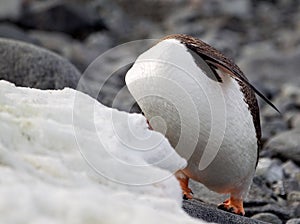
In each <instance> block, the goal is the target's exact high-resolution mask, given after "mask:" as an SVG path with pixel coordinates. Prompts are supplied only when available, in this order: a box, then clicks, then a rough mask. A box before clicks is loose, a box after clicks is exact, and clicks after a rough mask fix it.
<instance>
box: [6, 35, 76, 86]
mask: <svg viewBox="0 0 300 224" xmlns="http://www.w3.org/2000/svg"><path fill="white" fill-rule="evenodd" d="M79 78H80V73H79V71H78V70H77V69H76V68H75V67H74V66H73V65H72V64H71V63H70V62H68V61H67V60H66V59H64V58H62V57H60V56H58V55H57V54H55V53H53V52H51V51H48V50H45V49H42V48H40V47H36V46H34V45H31V44H27V43H23V42H20V41H15V40H9V39H3V38H0V79H4V80H7V81H10V82H13V83H15V84H16V85H18V86H26V87H33V88H38V89H62V88H64V87H70V88H74V89H75V88H76V87H77V83H78V81H79Z"/></svg>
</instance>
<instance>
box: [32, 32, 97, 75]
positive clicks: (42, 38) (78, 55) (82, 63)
mask: <svg viewBox="0 0 300 224" xmlns="http://www.w3.org/2000/svg"><path fill="white" fill-rule="evenodd" d="M30 36H31V37H33V38H35V39H37V40H39V42H40V43H41V45H42V46H43V47H45V48H47V49H50V50H52V51H54V52H56V53H58V54H60V55H62V56H63V57H66V58H67V59H69V60H70V61H71V62H72V63H73V64H74V65H75V66H76V68H78V69H79V70H80V71H81V72H83V71H84V70H85V69H86V68H87V66H88V65H89V64H90V63H91V62H92V61H93V60H94V59H95V58H96V57H97V56H99V55H100V52H99V51H98V50H97V49H96V48H88V47H86V46H85V45H84V44H83V43H82V42H80V41H78V40H75V39H73V38H72V37H71V36H69V35H67V34H65V33H59V32H49V31H31V32H30Z"/></svg>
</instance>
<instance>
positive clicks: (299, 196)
mask: <svg viewBox="0 0 300 224" xmlns="http://www.w3.org/2000/svg"><path fill="white" fill-rule="evenodd" d="M287 200H288V202H290V203H292V202H300V191H292V192H290V193H289V194H288V196H287Z"/></svg>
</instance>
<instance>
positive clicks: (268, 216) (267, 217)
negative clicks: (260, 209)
mask: <svg viewBox="0 0 300 224" xmlns="http://www.w3.org/2000/svg"><path fill="white" fill-rule="evenodd" d="M251 218H252V219H257V220H260V221H263V222H268V223H272V224H282V221H281V220H280V219H279V218H278V217H277V215H274V214H272V213H267V212H266V213H258V214H256V215H254V216H252V217H251Z"/></svg>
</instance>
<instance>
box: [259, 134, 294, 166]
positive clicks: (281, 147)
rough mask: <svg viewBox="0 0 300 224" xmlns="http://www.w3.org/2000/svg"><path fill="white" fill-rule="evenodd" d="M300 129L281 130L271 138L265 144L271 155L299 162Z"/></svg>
mask: <svg viewBox="0 0 300 224" xmlns="http://www.w3.org/2000/svg"><path fill="white" fill-rule="evenodd" d="M299 136H300V129H294V130H290V131H285V132H282V133H280V134H278V135H276V136H274V137H273V138H271V139H270V140H269V141H268V142H267V143H266V145H265V147H264V148H265V150H269V151H270V152H271V153H272V154H273V155H278V156H280V157H281V158H284V159H291V160H293V161H294V162H296V163H300V138H299Z"/></svg>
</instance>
